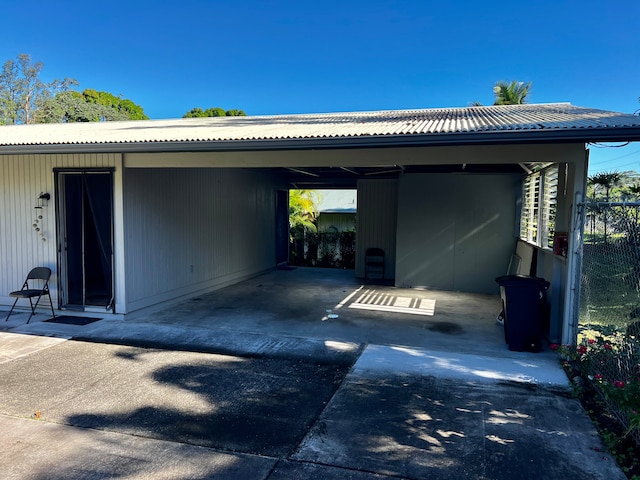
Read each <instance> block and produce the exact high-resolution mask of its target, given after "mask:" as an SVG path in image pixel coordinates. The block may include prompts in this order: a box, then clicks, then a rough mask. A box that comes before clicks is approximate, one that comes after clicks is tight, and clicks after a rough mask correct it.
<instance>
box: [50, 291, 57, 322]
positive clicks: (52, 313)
mask: <svg viewBox="0 0 640 480" xmlns="http://www.w3.org/2000/svg"><path fill="white" fill-rule="evenodd" d="M49 305H51V315H53V318H54V319H55V318H56V312H54V311H53V301H51V294H49Z"/></svg>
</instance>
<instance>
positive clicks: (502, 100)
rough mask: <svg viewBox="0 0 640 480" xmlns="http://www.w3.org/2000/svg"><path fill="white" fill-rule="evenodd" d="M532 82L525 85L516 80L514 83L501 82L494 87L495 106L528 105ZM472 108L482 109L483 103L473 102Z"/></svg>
mask: <svg viewBox="0 0 640 480" xmlns="http://www.w3.org/2000/svg"><path fill="white" fill-rule="evenodd" d="M531 85H532V82H529V83H524V82H518V81H517V80H514V81H513V82H505V81H499V82H496V83H495V85H494V86H493V95H494V97H495V99H494V102H493V104H494V105H520V104H523V103H527V97H528V96H529V93H530V92H531ZM470 106H472V107H481V106H482V103H480V102H478V101H475V102H472V103H471V105H470Z"/></svg>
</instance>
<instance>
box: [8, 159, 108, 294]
mask: <svg viewBox="0 0 640 480" xmlns="http://www.w3.org/2000/svg"><path fill="white" fill-rule="evenodd" d="M120 158H121V157H120V155H119V154H78V155H63V154H60V155H0V304H2V305H10V304H12V303H13V300H14V299H12V298H10V297H9V296H8V293H9V292H10V291H12V290H16V289H18V288H19V287H20V286H21V284H22V282H23V281H24V278H25V276H26V274H27V272H28V271H29V270H31V268H33V267H35V266H46V267H49V268H51V270H52V271H53V275H52V282H51V291H52V292H51V293H52V299H53V302H54V306H57V258H56V245H57V239H56V237H55V233H56V221H55V212H56V202H55V195H54V193H55V188H54V175H53V169H54V168H98V167H100V168H103V167H116V165H118V164H119V162H120ZM40 192H47V193H49V194H51V200H50V201H49V205H48V206H47V207H46V208H44V209H42V215H43V217H44V218H43V219H42V221H41V222H42V227H43V228H42V231H43V233H44V235H45V238H46V239H47V241H46V242H42V241H41V239H40V236H39V235H38V234H37V233H36V232H35V231H34V229H33V227H32V224H33V220H34V219H35V215H36V213H35V212H36V211H35V209H34V207H35V206H36V202H37V200H36V199H37V197H38V195H39V194H40ZM18 303H19V304H20V305H24V303H23V302H18Z"/></svg>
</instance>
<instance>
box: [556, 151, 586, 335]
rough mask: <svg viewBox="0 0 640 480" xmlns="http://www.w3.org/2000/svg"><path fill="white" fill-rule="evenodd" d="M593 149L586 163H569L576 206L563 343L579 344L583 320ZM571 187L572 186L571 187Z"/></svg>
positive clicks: (568, 263)
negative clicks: (584, 256)
mask: <svg viewBox="0 0 640 480" xmlns="http://www.w3.org/2000/svg"><path fill="white" fill-rule="evenodd" d="M588 160H589V150H585V152H584V158H583V160H582V161H578V162H575V163H570V164H568V165H569V166H570V168H574V172H573V173H574V175H573V192H574V194H573V204H572V205H571V224H570V227H571V230H570V232H569V245H568V251H567V288H566V290H565V299H564V316H563V318H564V321H563V325H562V343H563V344H565V345H575V344H576V341H577V337H578V323H579V320H580V288H581V282H580V279H581V277H582V252H583V242H584V208H585V205H584V199H585V192H586V188H587V166H588ZM567 186H569V185H567Z"/></svg>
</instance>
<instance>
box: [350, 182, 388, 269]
mask: <svg viewBox="0 0 640 480" xmlns="http://www.w3.org/2000/svg"><path fill="white" fill-rule="evenodd" d="M357 198H358V207H357V220H356V221H357V228H356V231H357V233H356V276H357V277H364V275H365V271H364V256H365V251H366V249H367V248H370V247H378V248H382V249H383V250H384V251H385V278H388V279H393V278H394V276H395V261H396V227H397V217H398V182H397V180H361V181H359V182H358V197H357Z"/></svg>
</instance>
